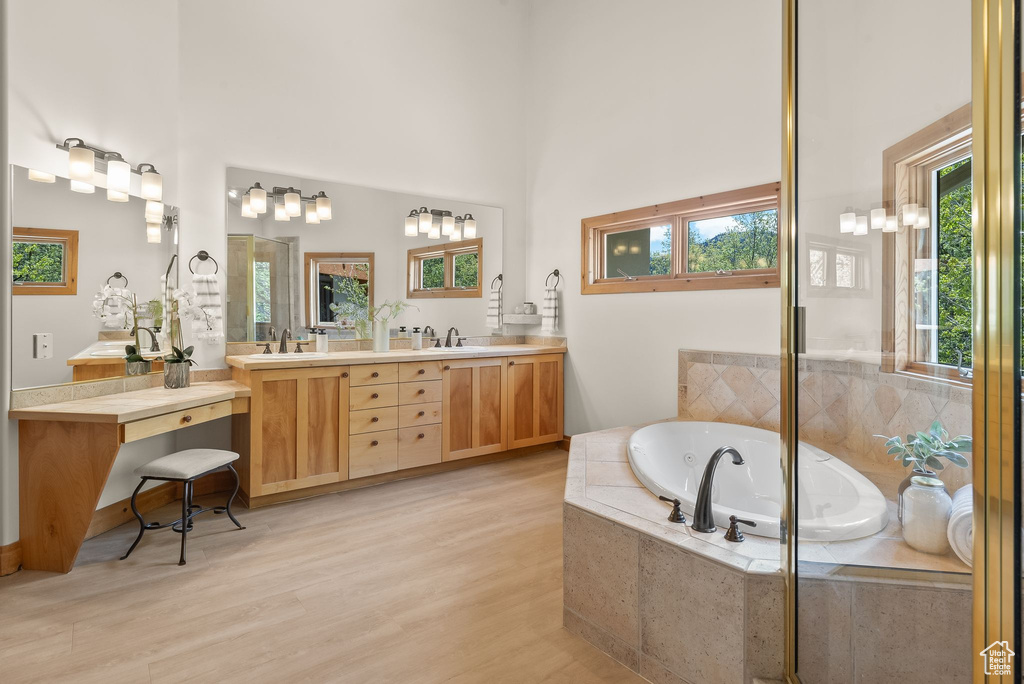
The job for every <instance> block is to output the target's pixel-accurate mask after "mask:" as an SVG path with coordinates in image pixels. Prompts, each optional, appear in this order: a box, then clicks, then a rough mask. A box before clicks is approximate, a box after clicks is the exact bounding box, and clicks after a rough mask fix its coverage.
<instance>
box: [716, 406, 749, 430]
mask: <svg viewBox="0 0 1024 684" xmlns="http://www.w3.org/2000/svg"><path fill="white" fill-rule="evenodd" d="M718 420H720V421H724V422H726V423H734V424H736V425H753V424H754V423H755V422H756V419H755V418H754V416H752V415H751V414H750V411H748V410H747V409H746V407H744V406H743V403H742V402H740V401H739V400H737V401H734V402H732V403H731V404H729V406H727V407H726V408H725V410H724V411H722V412H721V413H719V414H718Z"/></svg>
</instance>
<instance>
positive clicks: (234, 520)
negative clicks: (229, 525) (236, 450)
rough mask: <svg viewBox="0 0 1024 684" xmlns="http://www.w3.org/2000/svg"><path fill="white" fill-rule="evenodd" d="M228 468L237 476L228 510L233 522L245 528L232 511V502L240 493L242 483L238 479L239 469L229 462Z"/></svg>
mask: <svg viewBox="0 0 1024 684" xmlns="http://www.w3.org/2000/svg"><path fill="white" fill-rule="evenodd" d="M228 470H230V471H231V474H232V475H234V476H235V491H233V492H231V498H229V499H228V505H227V506H226V507H225V508H226V512H227V514H228V517H229V518H231V522H233V523H235V525H236V526H237V527H238V529H240V530H244V529H245V527H244V526H243V525H242V523H240V522H238V519H237V518H236V517H235V514H234V513H232V512H231V502H232V501H234V500H235V496H236V495H237V494H238V487H239V485H240V482H239V480H238V471H236V470H235V469H234V468H233V467H232V466H231V464H230V463H229V464H228Z"/></svg>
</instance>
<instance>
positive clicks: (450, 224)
mask: <svg viewBox="0 0 1024 684" xmlns="http://www.w3.org/2000/svg"><path fill="white" fill-rule="evenodd" d="M454 230H455V217H454V216H452V212H450V211H446V212H443V213H442V214H441V235H451V234H452V232H453V231H454Z"/></svg>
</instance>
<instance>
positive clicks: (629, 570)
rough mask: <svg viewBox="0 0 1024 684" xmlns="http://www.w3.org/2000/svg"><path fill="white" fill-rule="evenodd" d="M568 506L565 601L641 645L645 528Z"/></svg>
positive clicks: (612, 632)
mask: <svg viewBox="0 0 1024 684" xmlns="http://www.w3.org/2000/svg"><path fill="white" fill-rule="evenodd" d="M563 510H564V518H563V549H564V571H563V572H564V575H563V600H564V605H565V607H566V608H568V609H569V610H571V611H573V612H574V613H576V614H577V615H579V616H581V617H583V618H585V619H586V620H587V621H588V622H590V623H591V624H592V625H594V626H595V627H597V628H599V629H601V630H602V631H604V632H606V633H607V634H610V635H611V636H613V637H615V638H616V639H618V640H619V641H621V642H623V643H624V644H626V645H627V646H630V647H633V648H636V647H638V646H639V644H638V635H637V626H638V618H637V605H638V602H637V597H638V593H639V592H638V589H637V567H638V563H639V539H640V534H639V533H638V532H635V531H633V530H630V529H627V528H625V527H622V526H620V525H616V524H615V523H612V522H610V521H608V520H604V519H602V518H598V517H596V516H593V515H590V514H588V513H584V512H583V511H581V510H580V509H578V508H576V507H575V506H570V505H566V506H564V508H563Z"/></svg>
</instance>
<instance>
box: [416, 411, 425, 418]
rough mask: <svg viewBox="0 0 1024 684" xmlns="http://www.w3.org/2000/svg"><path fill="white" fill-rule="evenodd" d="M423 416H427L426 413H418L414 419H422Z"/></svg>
mask: <svg viewBox="0 0 1024 684" xmlns="http://www.w3.org/2000/svg"><path fill="white" fill-rule="evenodd" d="M425 415H427V412H426V411H420V412H419V413H417V414H416V417H417V418H422V417H423V416H425Z"/></svg>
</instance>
